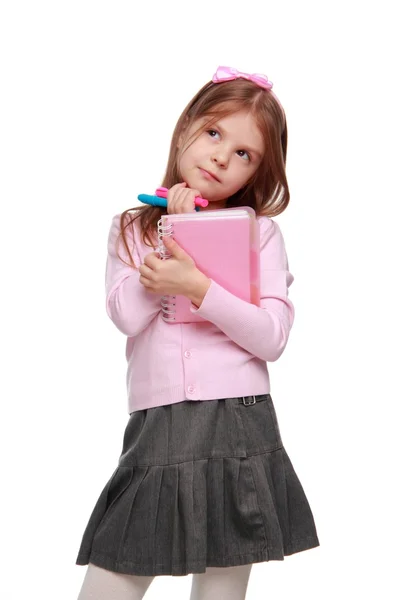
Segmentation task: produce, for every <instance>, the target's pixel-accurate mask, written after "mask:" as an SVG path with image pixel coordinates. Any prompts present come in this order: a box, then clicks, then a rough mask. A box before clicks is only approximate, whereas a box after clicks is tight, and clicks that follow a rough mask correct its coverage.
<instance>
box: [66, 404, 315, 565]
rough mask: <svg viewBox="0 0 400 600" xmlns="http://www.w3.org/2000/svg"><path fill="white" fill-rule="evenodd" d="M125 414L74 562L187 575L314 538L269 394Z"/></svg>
mask: <svg viewBox="0 0 400 600" xmlns="http://www.w3.org/2000/svg"><path fill="white" fill-rule="evenodd" d="M258 399H259V400H260V401H259V402H257V403H256V404H254V405H251V406H245V405H244V404H242V403H240V399H238V398H228V399H220V400H208V401H204V402H191V401H187V402H182V403H178V404H174V405H168V406H162V407H156V408H152V409H147V410H144V411H137V412H135V413H132V415H131V416H130V419H129V421H128V424H127V426H126V430H125V434H124V441H123V448H122V453H121V456H120V459H119V463H118V466H117V468H116V469H115V471H114V473H113V474H112V476H111V478H110V479H109V481H108V482H107V484H106V485H105V487H104V489H103V490H102V492H101V494H100V496H99V498H98V500H97V503H96V504H95V507H94V509H93V512H92V514H91V516H90V519H89V522H88V524H87V526H86V529H85V532H84V535H83V538H82V542H81V546H80V549H79V553H78V557H77V560H76V564H79V565H85V564H88V563H89V562H91V563H93V564H95V565H97V566H99V567H102V568H105V569H109V570H112V571H115V572H119V573H128V574H132V575H145V576H151V575H187V574H189V573H204V572H205V570H206V567H228V566H237V565H242V564H249V563H255V562H262V561H268V560H283V559H284V556H285V555H290V554H294V553H296V552H300V551H303V550H307V549H311V548H315V547H317V546H319V540H318V537H317V532H316V528H315V523H314V518H313V515H312V512H311V508H310V505H309V503H308V500H307V498H306V495H305V493H304V490H303V487H302V485H301V483H300V481H299V479H298V477H297V475H296V473H295V471H294V468H293V465H292V463H291V461H290V459H289V457H288V455H287V453H286V451H285V449H284V447H283V445H282V440H281V435H280V430H279V425H278V421H277V417H276V413H275V408H274V405H273V403H272V398H271V396H270V395H269V394H266V395H263V396H261V397H258Z"/></svg>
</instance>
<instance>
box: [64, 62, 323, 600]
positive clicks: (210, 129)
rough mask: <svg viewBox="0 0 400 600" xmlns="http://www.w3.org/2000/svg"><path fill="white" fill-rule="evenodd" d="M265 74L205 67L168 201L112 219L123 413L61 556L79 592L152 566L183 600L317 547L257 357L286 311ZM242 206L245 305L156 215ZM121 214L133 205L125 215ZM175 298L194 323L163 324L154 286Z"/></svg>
mask: <svg viewBox="0 0 400 600" xmlns="http://www.w3.org/2000/svg"><path fill="white" fill-rule="evenodd" d="M271 88H272V83H271V82H270V81H268V78H267V77H266V76H265V75H248V74H246V73H240V72H238V71H236V69H230V68H228V67H219V68H218V69H217V72H216V73H215V74H214V76H213V78H212V81H210V82H209V83H207V84H206V85H204V87H202V89H201V90H200V91H199V92H198V93H197V94H196V95H195V96H194V98H193V99H192V100H191V101H190V102H189V104H188V106H187V107H186V108H185V110H184V111H183V113H182V115H181V116H180V118H179V120H178V123H177V125H176V127H175V131H174V134H173V137H172V141H171V148H170V155H169V159H168V164H167V170H166V174H165V177H164V180H163V182H162V185H163V186H165V187H167V188H168V189H169V191H168V198H167V202H168V208H167V209H165V208H159V207H153V206H143V207H140V208H135V209H129V210H127V211H125V212H123V213H122V215H117V216H115V217H114V218H113V221H112V225H111V230H110V235H109V241H108V260H107V270H106V292H107V299H106V310H107V313H108V315H109V317H110V319H111V320H112V321H113V322H114V324H115V326H116V327H117V328H118V329H119V330H120V331H121V332H122V333H123V334H124V335H126V336H127V346H126V358H127V361H128V372H127V388H128V409H129V410H128V412H129V413H130V418H129V420H128V423H127V426H126V429H125V433H124V438H123V447H122V453H121V456H120V458H119V462H118V466H117V467H116V469H115V471H114V473H113V474H112V476H111V478H110V479H109V481H108V483H107V484H106V486H105V487H104V489H103V491H102V492H101V494H100V497H99V499H98V501H97V503H96V505H95V507H94V510H93V512H92V515H91V517H90V519H89V522H88V524H87V527H86V530H85V532H84V535H83V539H82V543H81V546H80V550H79V553H78V557H77V560H76V564H78V565H88V569H87V571H86V576H85V579H84V582H83V586H82V589H81V593H80V596H79V599H80V600H84V599H88V598H96V599H97V600H99V599H102V598H104V599H111V598H112V599H113V600H128V598H129V599H130V600H132V599H133V598H135V599H136V598H137V599H139V598H142V597H143V595H144V594H145V592H146V589H147V588H148V586H149V585H150V583H151V581H152V580H153V578H154V577H155V576H157V575H187V574H189V573H193V580H192V596H191V600H195V599H196V600H201V599H204V600H205V599H206V598H211V597H212V598H214V597H218V598H219V600H221V599H224V598H229V599H230V600H241V599H242V598H244V597H245V594H246V588H247V584H248V578H249V575H250V570H251V566H252V564H253V563H258V562H262V561H269V560H283V559H284V556H287V555H290V554H294V553H296V552H301V551H303V550H307V549H310V548H315V547H317V546H319V541H318V537H317V532H316V528H315V523H314V519H313V515H312V512H311V509H310V506H309V503H308V501H307V498H306V496H305V493H304V490H303V488H302V485H301V483H300V481H299V479H298V477H297V475H296V473H295V471H294V469H293V466H292V463H291V461H290V459H289V457H288V455H287V453H286V451H285V448H284V446H283V443H282V438H281V434H280V429H279V425H278V420H277V416H276V412H275V407H274V404H273V401H272V397H271V394H270V381H269V375H268V368H267V363H268V362H272V361H276V360H278V358H279V357H280V356H281V354H282V352H283V351H284V349H285V347H286V344H287V341H288V337H289V333H290V329H291V327H292V324H293V319H294V308H293V304H292V302H291V301H290V300H289V299H288V288H289V286H290V285H291V283H292V282H293V276H292V274H291V273H290V272H289V270H288V268H289V267H288V261H287V256H286V251H285V245H284V240H283V237H282V233H281V231H280V229H279V227H278V225H277V223H276V222H275V221H273V220H272V219H271V217H272V216H275V215H279V214H280V213H282V212H283V211H284V210H285V208H286V207H287V205H288V203H289V189H288V183H287V180H286V175H285V164H286V149H287V127H286V118H285V113H284V111H283V108H282V106H281V104H280V102H279V101H278V99H277V97H276V96H275V94H274V93H273V92H272V91H271ZM196 196H202V197H203V198H207V200H208V201H209V205H208V207H207V208H206V209H203V210H213V209H216V208H219V209H221V208H230V207H234V206H250V207H252V208H253V209H254V210H255V211H256V214H257V218H258V221H259V225H260V265H261V305H260V307H257V306H255V305H253V304H250V303H247V302H245V301H244V300H241V299H239V298H237V297H236V296H234V295H232V294H231V293H230V292H228V291H227V290H225V289H224V288H223V287H222V286H221V285H219V284H218V283H216V282H215V281H213V280H211V279H209V278H208V277H207V276H206V275H205V274H203V273H202V272H200V271H199V269H198V268H197V267H196V264H195V263H194V261H193V260H192V259H191V257H190V256H189V255H188V254H187V253H186V252H185V251H184V250H183V249H182V248H180V247H179V246H178V244H177V243H176V242H174V241H173V240H168V239H166V238H164V241H165V246H166V247H167V250H168V251H169V252H171V253H172V257H171V258H170V259H169V260H166V261H164V260H161V257H160V255H159V254H158V253H157V252H156V249H157V222H158V220H159V219H160V216H161V215H162V214H165V212H166V211H168V213H180V212H190V211H194V199H195V197H196ZM132 211H134V214H132ZM164 294H171V295H176V294H182V295H185V296H186V297H187V298H189V299H190V300H191V310H192V311H193V312H195V313H197V314H199V315H200V316H201V317H203V319H204V322H196V323H185V324H171V323H167V322H165V321H164V320H163V318H162V312H161V304H160V300H161V296H162V295H164Z"/></svg>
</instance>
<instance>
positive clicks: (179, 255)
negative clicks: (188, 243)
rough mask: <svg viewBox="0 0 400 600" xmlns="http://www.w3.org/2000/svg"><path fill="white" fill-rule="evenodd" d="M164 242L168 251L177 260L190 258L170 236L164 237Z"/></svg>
mask: <svg viewBox="0 0 400 600" xmlns="http://www.w3.org/2000/svg"><path fill="white" fill-rule="evenodd" d="M164 244H165V247H166V248H167V250H168V252H170V253H171V254H172V256H173V257H174V258H176V259H177V260H188V259H189V260H190V256H189V254H187V252H185V250H184V249H183V248H181V247H180V246H179V244H178V243H177V242H176V241H175V240H174V239H173V238H172V237H165V238H164Z"/></svg>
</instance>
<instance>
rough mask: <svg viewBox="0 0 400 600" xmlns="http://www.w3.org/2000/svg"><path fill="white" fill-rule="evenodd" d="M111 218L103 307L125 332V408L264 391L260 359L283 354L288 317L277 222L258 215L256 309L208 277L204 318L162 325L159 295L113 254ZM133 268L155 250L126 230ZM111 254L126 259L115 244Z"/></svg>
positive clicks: (288, 279) (115, 224)
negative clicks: (258, 292) (258, 293)
mask: <svg viewBox="0 0 400 600" xmlns="http://www.w3.org/2000/svg"><path fill="white" fill-rule="evenodd" d="M119 217H120V215H116V216H115V217H114V218H113V220H112V224H111V228H110V233H109V239H108V258H107V267H106V310H107V314H108V316H109V317H110V319H111V320H112V321H113V323H114V324H115V325H116V327H117V328H118V329H119V331H121V332H122V333H123V334H124V335H126V336H127V338H128V339H127V343H126V359H127V362H128V370H127V392H128V412H129V413H131V412H134V411H136V410H142V409H146V408H152V407H155V406H161V405H167V404H174V403H176V402H182V401H183V400H198V401H203V400H212V399H216V398H231V397H237V396H250V395H253V394H254V395H257V394H264V393H268V392H270V391H271V390H270V381H269V373H268V367H267V364H266V363H267V362H273V361H275V360H277V359H278V358H279V357H280V356H281V354H282V352H283V351H284V349H285V347H286V344H287V341H288V337H289V333H290V329H291V327H292V325H293V320H294V307H293V304H292V302H291V301H290V300H289V298H288V288H289V286H290V285H291V284H292V282H293V280H294V277H293V275H292V274H291V273H290V271H289V270H288V269H289V267H288V261H287V255H286V250H285V244H284V240H283V236H282V233H281V231H280V228H279V226H278V224H277V223H276V222H275V221H273V220H272V219H270V218H268V217H259V223H260V243H261V255H260V265H261V306H260V307H257V306H255V305H253V304H249V303H247V302H245V301H244V300H241V299H239V298H237V297H235V296H233V295H232V294H231V293H230V292H227V291H226V290H224V289H223V288H222V287H221V286H220V285H218V284H217V283H216V282H215V281H212V283H211V286H210V288H209V290H208V292H207V294H206V296H205V298H204V300H203V302H202V304H201V306H200V307H199V308H198V309H196V308H195V307H194V305H192V311H194V312H198V314H199V315H201V316H202V317H203V318H205V319H207V321H208V322H206V323H185V324H171V323H165V322H164V321H163V319H162V317H161V310H160V296H158V295H155V294H151V293H149V292H148V291H147V290H146V289H145V288H144V287H143V286H142V284H141V283H140V282H139V276H140V274H139V272H138V271H137V270H136V269H133V268H132V267H130V266H128V265H125V264H124V263H123V262H122V261H121V260H119V258H117V254H116V248H115V245H116V239H117V236H118V233H119V231H120V229H119ZM126 233H127V234H128V239H129V247H130V249H131V252H132V254H133V258H134V261H135V264H136V266H139V265H140V264H142V262H143V260H144V257H145V256H146V254H148V253H149V252H152V251H153V250H155V247H154V248H150V247H148V246H145V245H144V244H143V242H142V241H141V238H140V232H139V229H138V222H137V221H135V224H134V229H133V234H132V232H131V231H130V228H129V227H128V228H127V229H126ZM118 252H119V254H120V256H122V257H123V258H124V259H125V260H127V261H128V257H127V253H126V251H125V249H124V246H123V244H122V243H120V244H119V246H118Z"/></svg>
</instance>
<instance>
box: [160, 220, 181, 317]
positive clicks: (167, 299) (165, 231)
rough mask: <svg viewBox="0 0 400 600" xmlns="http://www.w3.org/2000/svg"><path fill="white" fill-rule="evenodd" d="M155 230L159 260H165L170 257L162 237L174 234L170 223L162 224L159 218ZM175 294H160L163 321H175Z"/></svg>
mask: <svg viewBox="0 0 400 600" xmlns="http://www.w3.org/2000/svg"><path fill="white" fill-rule="evenodd" d="M157 231H158V252H159V254H160V258H161V260H167V259H168V258H171V254H170V253H169V252H168V250H167V249H166V247H165V246H164V244H163V238H164V237H167V236H168V237H171V236H172V235H173V234H174V230H173V225H172V223H170V224H168V225H163V224H162V220H161V219H160V220H159V221H158V223H157ZM175 300H176V296H171V295H165V296H161V312H162V318H163V319H164V321H167V322H173V321H175V306H176V303H175Z"/></svg>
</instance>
